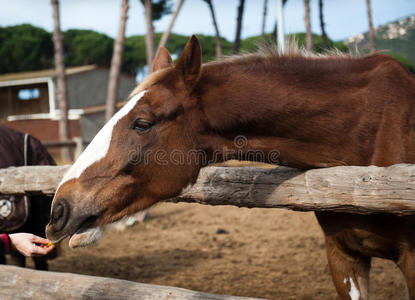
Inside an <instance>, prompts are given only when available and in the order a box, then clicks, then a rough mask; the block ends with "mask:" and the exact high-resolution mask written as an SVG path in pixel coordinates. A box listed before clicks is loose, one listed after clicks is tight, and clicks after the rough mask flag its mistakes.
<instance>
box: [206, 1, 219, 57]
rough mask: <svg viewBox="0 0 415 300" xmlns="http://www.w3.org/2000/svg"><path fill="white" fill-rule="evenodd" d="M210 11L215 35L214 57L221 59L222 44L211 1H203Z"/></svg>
mask: <svg viewBox="0 0 415 300" xmlns="http://www.w3.org/2000/svg"><path fill="white" fill-rule="evenodd" d="M204 1H205V2H206V3H207V4H208V6H209V10H210V14H211V16H212V22H213V27H215V34H216V57H218V58H219V57H222V42H221V40H220V34H219V28H218V23H217V22H216V16H215V10H214V9H213V4H212V1H211V0H204Z"/></svg>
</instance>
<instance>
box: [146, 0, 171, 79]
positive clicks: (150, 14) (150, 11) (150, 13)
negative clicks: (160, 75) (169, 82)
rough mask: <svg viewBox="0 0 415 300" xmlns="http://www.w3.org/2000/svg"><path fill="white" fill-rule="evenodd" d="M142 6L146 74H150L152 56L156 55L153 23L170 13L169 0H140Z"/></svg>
mask: <svg viewBox="0 0 415 300" xmlns="http://www.w3.org/2000/svg"><path fill="white" fill-rule="evenodd" d="M141 3H142V4H143V5H144V15H145V20H146V30H147V32H146V57H147V66H148V72H149V73H150V72H151V66H152V65H153V60H154V55H155V54H156V43H155V35H154V26H153V21H155V20H158V19H160V18H161V17H162V16H163V15H164V14H169V13H171V6H170V2H169V0H158V1H157V2H156V1H154V0H141Z"/></svg>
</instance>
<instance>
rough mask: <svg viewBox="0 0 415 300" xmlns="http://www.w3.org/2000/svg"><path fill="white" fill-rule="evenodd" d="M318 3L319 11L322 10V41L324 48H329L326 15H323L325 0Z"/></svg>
mask: <svg viewBox="0 0 415 300" xmlns="http://www.w3.org/2000/svg"><path fill="white" fill-rule="evenodd" d="M318 4H319V11H320V27H321V41H322V46H323V49H327V46H328V41H327V34H326V29H325V24H324V16H323V0H319V1H318Z"/></svg>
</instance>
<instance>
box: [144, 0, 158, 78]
mask: <svg viewBox="0 0 415 300" xmlns="http://www.w3.org/2000/svg"><path fill="white" fill-rule="evenodd" d="M152 10H153V7H152V5H151V0H144V12H145V19H146V28H147V32H146V56H147V67H148V72H149V73H150V72H151V66H152V65H153V59H154V54H155V51H156V50H155V48H156V46H155V42H154V27H153V19H152V14H153V13H152Z"/></svg>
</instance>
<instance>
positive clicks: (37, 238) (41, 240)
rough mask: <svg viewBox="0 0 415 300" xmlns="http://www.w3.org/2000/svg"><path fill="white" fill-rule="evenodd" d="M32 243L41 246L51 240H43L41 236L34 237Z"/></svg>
mask: <svg viewBox="0 0 415 300" xmlns="http://www.w3.org/2000/svg"><path fill="white" fill-rule="evenodd" d="M32 242H34V243H39V244H47V243H49V240H48V239H44V238H42V237H40V236H36V235H34V236H33V238H32Z"/></svg>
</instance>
